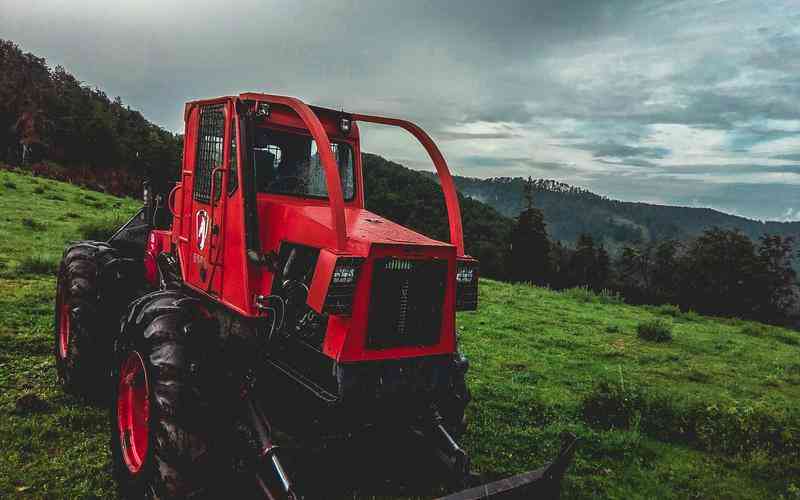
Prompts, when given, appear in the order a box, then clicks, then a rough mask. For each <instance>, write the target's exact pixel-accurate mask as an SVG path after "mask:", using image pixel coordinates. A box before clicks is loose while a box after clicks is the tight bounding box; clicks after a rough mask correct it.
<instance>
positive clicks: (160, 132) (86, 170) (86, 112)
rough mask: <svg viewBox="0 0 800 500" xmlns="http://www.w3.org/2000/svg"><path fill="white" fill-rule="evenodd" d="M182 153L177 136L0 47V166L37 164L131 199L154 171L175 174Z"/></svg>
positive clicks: (6, 44) (11, 47)
mask: <svg viewBox="0 0 800 500" xmlns="http://www.w3.org/2000/svg"><path fill="white" fill-rule="evenodd" d="M181 150H182V138H181V137H180V136H177V135H175V134H173V133H171V132H169V131H167V130H164V129H163V128H161V127H159V126H157V125H155V124H153V123H151V122H149V121H148V120H146V119H145V118H144V117H143V116H142V114H141V113H140V112H138V111H136V110H132V109H131V108H130V107H129V106H126V105H125V104H123V102H122V99H120V98H119V97H116V98H113V99H112V98H109V97H108V96H107V95H106V94H105V92H103V91H102V90H100V89H99V88H96V87H95V88H92V87H90V86H88V85H86V84H84V83H83V82H81V81H80V80H78V79H77V78H75V76H73V75H72V74H70V73H69V72H68V71H67V70H66V69H64V68H63V67H61V66H57V67H55V68H51V67H49V66H48V65H47V63H46V61H45V60H44V59H43V58H41V57H37V56H36V55H34V54H30V53H24V52H23V51H22V50H21V49H20V48H19V47H18V46H17V45H16V44H14V42H11V41H7V40H3V39H0V162H2V161H5V162H7V163H10V164H14V165H21V164H22V165H31V164H36V163H40V162H41V164H40V168H41V169H46V170H48V174H49V175H53V176H56V177H59V178H62V179H70V180H72V181H73V182H76V181H79V182H81V183H84V184H89V185H99V186H102V188H103V190H105V191H108V192H113V193H115V194H121V195H125V194H127V195H130V194H132V193H133V192H136V193H138V192H139V189H140V185H141V184H140V183H141V179H142V177H143V176H144V175H145V174H146V173H147V172H149V171H151V170H152V169H155V168H158V169H168V170H169V171H170V172H177V171H178V165H179V164H180V155H181ZM49 162H57V163H58V164H59V165H61V166H64V167H68V169H62V168H60V167H58V166H52V167H51V166H50V165H48V163H49Z"/></svg>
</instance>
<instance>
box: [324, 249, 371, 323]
mask: <svg viewBox="0 0 800 500" xmlns="http://www.w3.org/2000/svg"><path fill="white" fill-rule="evenodd" d="M363 262H364V259H363V258H360V257H339V258H338V259H336V266H335V267H334V268H333V274H332V275H331V283H330V285H329V286H328V294H327V295H326V296H325V304H324V306H323V311H324V312H327V313H330V314H340V315H348V314H350V310H351V309H352V307H353V293H354V292H355V291H356V281H358V272H359V270H360V269H361V264H362V263H363Z"/></svg>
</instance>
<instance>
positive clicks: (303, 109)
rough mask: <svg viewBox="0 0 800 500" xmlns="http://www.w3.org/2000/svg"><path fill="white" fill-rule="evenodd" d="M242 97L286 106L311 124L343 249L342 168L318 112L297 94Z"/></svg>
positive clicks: (335, 229) (340, 247)
mask: <svg viewBox="0 0 800 500" xmlns="http://www.w3.org/2000/svg"><path fill="white" fill-rule="evenodd" d="M239 98H240V99H243V100H253V101H260V102H268V103H270V104H278V105H282V106H286V107H288V108H290V109H292V110H293V111H294V112H295V113H297V116H299V117H300V119H302V120H303V123H305V125H306V127H308V131H309V132H311V136H312V137H313V138H314V141H316V143H317V151H319V155H320V159H321V161H322V168H323V169H324V171H325V184H326V187H327V188H328V198H329V200H330V204H331V219H332V221H333V232H334V233H335V236H336V248H337V250H344V248H345V242H346V240H347V228H346V226H345V220H344V196H343V195H342V181H341V179H339V168H338V167H337V166H336V159H335V158H334V157H333V151H332V150H331V141H330V139H329V138H328V133H327V132H325V127H323V126H322V123H321V122H320V121H319V118H317V115H316V114H315V113H314V112H313V111H312V110H311V108H309V107H308V105H307V104H306V103H304V102H303V101H301V100H300V99H297V98H294V97H285V96H278V95H270V94H255V93H247V94H241V95H240V96H239Z"/></svg>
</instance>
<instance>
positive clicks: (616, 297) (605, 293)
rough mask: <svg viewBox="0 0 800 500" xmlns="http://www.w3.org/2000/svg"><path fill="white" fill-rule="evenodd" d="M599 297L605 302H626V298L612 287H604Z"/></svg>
mask: <svg viewBox="0 0 800 500" xmlns="http://www.w3.org/2000/svg"><path fill="white" fill-rule="evenodd" d="M597 298H598V299H599V300H600V302H602V303H603V304H624V303H625V298H624V297H623V296H622V295H621V294H620V293H619V292H615V291H614V290H611V289H610V288H603V289H602V290H600V293H598V294H597Z"/></svg>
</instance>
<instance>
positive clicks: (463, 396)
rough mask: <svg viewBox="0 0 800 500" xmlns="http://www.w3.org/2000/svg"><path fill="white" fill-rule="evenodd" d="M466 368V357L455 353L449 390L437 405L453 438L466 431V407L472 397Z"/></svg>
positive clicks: (467, 366) (467, 364)
mask: <svg viewBox="0 0 800 500" xmlns="http://www.w3.org/2000/svg"><path fill="white" fill-rule="evenodd" d="M468 368H469V363H468V362H467V359H466V358H465V357H464V356H463V355H461V354H460V353H458V354H456V355H455V356H454V359H453V371H452V376H451V379H450V392H449V394H447V396H446V397H445V398H444V400H443V401H442V402H441V403H440V407H439V409H440V413H441V415H442V418H443V420H444V422H443V423H444V426H445V428H446V429H447V432H449V433H450V434H451V435H452V436H453V438H455V439H458V438H460V437H461V436H463V435H464V433H465V432H467V416H466V409H467V405H469V402H470V400H471V399H472V395H471V394H470V392H469V387H467V381H466V375H467V369H468Z"/></svg>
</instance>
